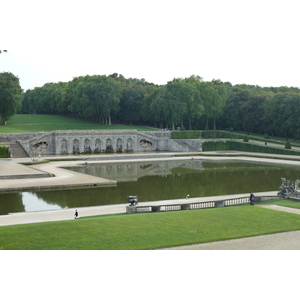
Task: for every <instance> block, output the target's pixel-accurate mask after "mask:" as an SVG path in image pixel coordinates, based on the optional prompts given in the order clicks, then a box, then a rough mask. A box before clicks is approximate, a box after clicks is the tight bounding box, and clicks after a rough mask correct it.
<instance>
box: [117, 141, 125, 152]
mask: <svg viewBox="0 0 300 300" xmlns="http://www.w3.org/2000/svg"><path fill="white" fill-rule="evenodd" d="M116 151H117V152H124V148H123V140H122V139H121V138H118V139H117V150H116Z"/></svg>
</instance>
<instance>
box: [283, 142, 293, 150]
mask: <svg viewBox="0 0 300 300" xmlns="http://www.w3.org/2000/svg"><path fill="white" fill-rule="evenodd" d="M284 148H285V149H292V146H291V143H290V142H289V141H286V143H285V146H284Z"/></svg>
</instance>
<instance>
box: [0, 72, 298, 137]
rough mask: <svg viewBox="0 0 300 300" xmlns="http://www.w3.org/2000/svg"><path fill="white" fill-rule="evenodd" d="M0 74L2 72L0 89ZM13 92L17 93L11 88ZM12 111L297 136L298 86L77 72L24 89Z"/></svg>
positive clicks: (162, 126)
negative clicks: (68, 78)
mask: <svg viewBox="0 0 300 300" xmlns="http://www.w3.org/2000/svg"><path fill="white" fill-rule="evenodd" d="M11 75H12V74H11ZM1 77H3V73H0V88H1V84H2V83H1ZM4 77H5V76H4ZM6 77H9V76H7V74H6ZM11 79H12V77H11ZM14 80H15V81H14V82H15V83H16V79H14ZM4 84H5V83H4ZM15 91H19V89H18V88H16V86H15ZM18 93H19V92H18ZM2 98H3V97H1V99H2ZM4 98H5V97H4ZM4 98H3V99H4ZM16 99H19V97H16ZM1 101H4V100H1ZM16 102H17V103H20V101H19V100H18V101H16ZM0 104H1V103H0ZM17 110H18V112H19V113H25V114H27V113H37V114H58V115H72V116H76V117H80V118H84V119H88V120H91V121H95V122H99V123H103V124H112V123H122V124H132V125H134V124H138V125H149V126H155V127H158V128H168V129H176V128H177V127H180V128H181V129H190V130H195V129H229V128H233V129H235V130H238V131H243V132H251V133H258V134H268V135H271V136H280V137H285V138H290V139H300V89H299V88H296V87H260V86H257V85H255V86H254V85H247V84H239V85H232V84H231V83H230V82H222V81H220V80H212V81H203V79H202V78H201V77H200V76H196V75H193V76H190V77H188V78H174V79H173V80H171V81H169V82H167V84H165V85H155V84H153V83H149V82H147V81H145V80H144V79H136V78H125V77H124V76H122V75H121V74H117V73H114V74H111V75H109V76H106V75H94V76H81V77H76V78H74V79H73V80H71V81H69V82H58V83H47V84H45V85H44V86H42V87H36V88H34V89H32V90H27V91H26V92H23V100H22V107H21V109H20V104H18V105H17ZM0 113H1V111H0ZM2 115H4V114H3V113H2Z"/></svg>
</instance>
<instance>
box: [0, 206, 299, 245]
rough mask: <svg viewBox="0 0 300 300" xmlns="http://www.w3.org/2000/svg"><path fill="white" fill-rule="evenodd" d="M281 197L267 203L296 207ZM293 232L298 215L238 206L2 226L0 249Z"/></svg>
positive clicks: (202, 240)
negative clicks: (279, 199)
mask: <svg viewBox="0 0 300 300" xmlns="http://www.w3.org/2000/svg"><path fill="white" fill-rule="evenodd" d="M286 201H287V200H281V201H274V202H272V203H276V204H279V205H286V204H288V205H289V206H290V205H292V206H293V207H296V208H299V207H300V203H299V202H297V201H292V200H288V201H287V202H286ZM293 230H300V215H296V214H291V213H286V212H281V211H275V210H271V209H267V208H263V207H260V206H259V205H256V206H250V205H241V206H234V207H225V208H213V209H203V210H190V211H179V212H163V213H151V214H121V215H106V216H98V217H86V218H81V219H77V220H74V219H72V220H69V221H57V222H47V223H35V224H25V225H12V226H2V227H0V249H3V250H9V249H19V250H21V249H24V250H26V249H28V250H39V249H49V250H51V249H52V250H56V249H65V250H92V249H98V250H101V249H103V250H104V249H106V250H130V249H137V250H139V249H140V250H142V249H159V248H165V247H173V246H181V245H189V244H198V243H207V242H213V241H222V240H228V239H236V238H243V237H250V236H258V235H263V234H272V233H277V232H286V231H293Z"/></svg>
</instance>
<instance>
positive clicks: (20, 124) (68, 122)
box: [0, 115, 152, 133]
mask: <svg viewBox="0 0 300 300" xmlns="http://www.w3.org/2000/svg"><path fill="white" fill-rule="evenodd" d="M73 129H77V130H89V129H100V130H106V129H137V130H139V131H144V130H147V131H149V130H152V129H150V128H147V127H142V126H129V125H128V126H127V125H102V124H98V123H94V122H90V121H87V120H83V119H78V118H72V117H66V116H55V115H14V116H13V117H12V118H11V119H10V120H9V121H8V122H7V125H5V126H0V133H14V132H17V133H22V132H39V131H51V130H73Z"/></svg>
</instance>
